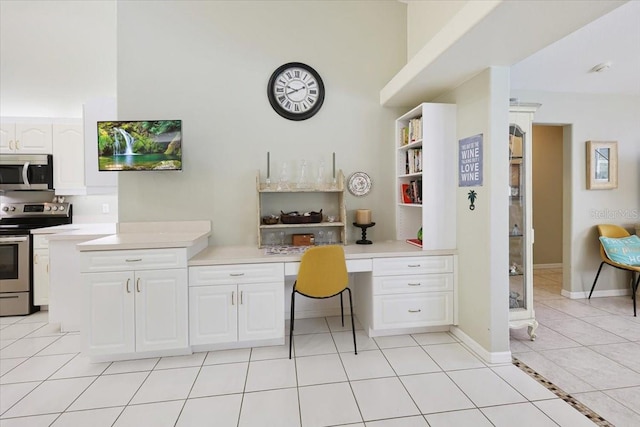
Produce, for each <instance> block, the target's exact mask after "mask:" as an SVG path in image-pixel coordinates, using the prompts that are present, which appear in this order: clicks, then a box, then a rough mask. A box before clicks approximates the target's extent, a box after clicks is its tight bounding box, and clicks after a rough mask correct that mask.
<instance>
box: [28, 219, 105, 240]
mask: <svg viewBox="0 0 640 427" xmlns="http://www.w3.org/2000/svg"><path fill="white" fill-rule="evenodd" d="M115 232H116V224H115V223H100V224H65V225H57V226H54V227H44V228H37V229H35V230H31V234H34V235H36V234H37V235H42V234H43V235H46V237H47V239H48V240H50V241H51V240H77V239H84V240H86V239H87V238H89V239H91V238H98V237H103V236H107V235H110V234H114V233H115Z"/></svg>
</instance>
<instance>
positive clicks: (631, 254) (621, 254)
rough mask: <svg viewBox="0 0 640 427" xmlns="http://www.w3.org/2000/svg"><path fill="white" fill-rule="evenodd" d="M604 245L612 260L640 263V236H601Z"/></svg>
mask: <svg viewBox="0 0 640 427" xmlns="http://www.w3.org/2000/svg"><path fill="white" fill-rule="evenodd" d="M600 242H602V247H603V248H604V251H605V253H606V254H607V256H608V257H609V259H610V260H611V261H614V262H617V263H618V264H625V265H633V266H639V265H640V237H638V236H629V237H619V238H613V237H604V236H601V237H600Z"/></svg>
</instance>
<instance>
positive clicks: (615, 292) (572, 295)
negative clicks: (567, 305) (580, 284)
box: [560, 289, 631, 299]
mask: <svg viewBox="0 0 640 427" xmlns="http://www.w3.org/2000/svg"><path fill="white" fill-rule="evenodd" d="M589 292H590V290H589V291H579V292H570V291H566V290H564V289H563V290H562V291H561V292H560V294H561V295H562V296H563V297H567V298H569V299H585V298H589ZM626 295H631V291H630V290H629V289H609V290H603V291H599V290H597V289H594V290H593V295H591V298H599V297H623V296H626Z"/></svg>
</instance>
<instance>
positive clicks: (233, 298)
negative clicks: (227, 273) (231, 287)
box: [231, 291, 236, 305]
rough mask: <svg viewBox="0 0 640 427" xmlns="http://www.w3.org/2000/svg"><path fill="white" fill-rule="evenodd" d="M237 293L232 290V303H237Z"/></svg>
mask: <svg viewBox="0 0 640 427" xmlns="http://www.w3.org/2000/svg"><path fill="white" fill-rule="evenodd" d="M235 295H236V291H231V305H236V300H235Z"/></svg>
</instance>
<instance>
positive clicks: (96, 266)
mask: <svg viewBox="0 0 640 427" xmlns="http://www.w3.org/2000/svg"><path fill="white" fill-rule="evenodd" d="M186 267H187V252H186V249H184V248H171V249H153V250H131V251H95V252H94V251H91V252H83V253H82V254H81V257H80V269H81V270H80V271H82V272H83V273H96V272H101V271H128V270H157V269H162V270H165V269H168V268H186Z"/></svg>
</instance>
